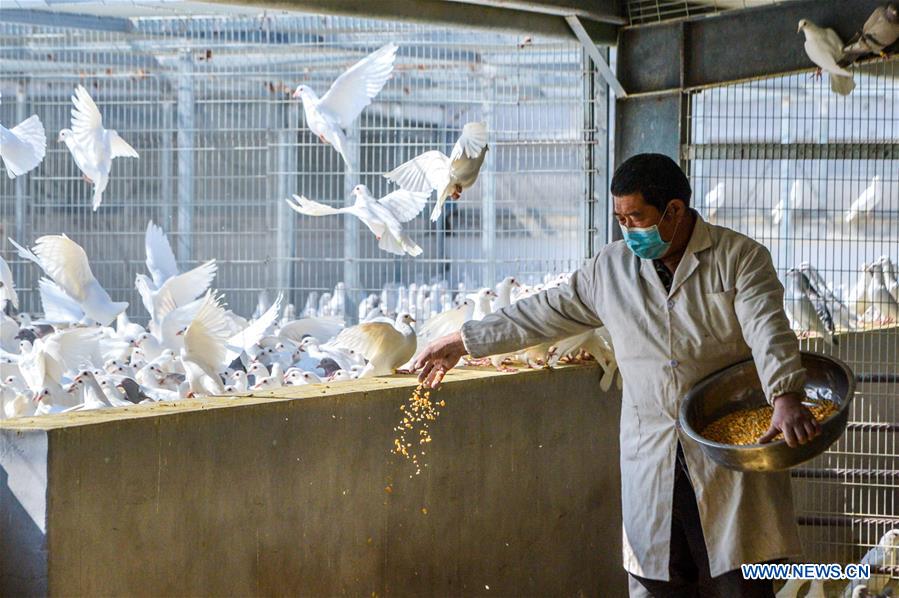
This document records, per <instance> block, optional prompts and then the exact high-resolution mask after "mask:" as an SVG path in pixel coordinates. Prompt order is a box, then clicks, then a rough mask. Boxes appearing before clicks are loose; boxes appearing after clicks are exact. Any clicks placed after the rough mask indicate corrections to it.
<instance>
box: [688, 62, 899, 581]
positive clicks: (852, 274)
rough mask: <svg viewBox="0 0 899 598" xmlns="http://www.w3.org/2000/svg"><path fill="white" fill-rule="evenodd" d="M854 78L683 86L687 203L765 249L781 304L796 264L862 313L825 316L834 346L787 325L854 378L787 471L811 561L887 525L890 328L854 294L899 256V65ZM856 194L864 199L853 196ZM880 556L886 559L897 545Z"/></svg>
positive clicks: (843, 557)
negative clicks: (823, 436) (840, 432)
mask: <svg viewBox="0 0 899 598" xmlns="http://www.w3.org/2000/svg"><path fill="white" fill-rule="evenodd" d="M855 79H856V83H857V87H856V89H855V90H854V91H853V92H852V94H851V95H849V96H847V97H841V96H837V95H835V94H833V93H832V92H831V91H830V86H829V82H828V80H827V77H826V76H825V77H824V78H823V79H821V80H816V79H814V78H811V77H810V76H809V75H808V74H806V73H801V74H795V75H791V76H786V77H777V78H771V79H763V80H759V81H753V82H750V83H743V84H738V85H730V86H725V87H718V88H713V89H707V90H703V91H698V92H695V93H693V94H691V95H690V96H689V101H690V122H689V134H690V139H689V143H688V144H687V145H686V146H685V147H684V148H683V154H684V155H683V157H684V160H685V163H686V164H687V165H688V168H689V171H690V175H691V178H692V181H693V184H694V197H695V200H696V204H697V205H696V207H697V208H698V209H699V210H700V211H701V212H702V214H703V216H704V217H705V218H707V219H709V220H710V221H712V222H714V223H717V224H722V225H724V226H728V227H730V228H734V229H736V230H738V231H740V232H743V233H745V234H747V235H749V236H750V237H752V238H754V239H756V240H758V241H760V242H762V243H764V244H765V245H766V246H767V247H768V248H769V249H770V250H771V254H772V257H773V260H774V263H775V265H776V267H777V270H778V274H779V275H780V276H781V277H782V278H783V280H784V283H785V286H786V287H787V302H788V306H787V307H788V313H795V312H794V310H795V309H796V306H797V303H798V297H796V296H794V295H792V294H791V292H790V285H789V282H788V281H787V278H786V275H787V271H788V270H789V269H790V268H796V267H799V266H800V265H801V264H802V263H803V262H806V263H808V264H810V265H811V266H812V267H814V268H815V269H817V271H818V272H819V273H820V274H821V276H822V278H823V279H824V281H825V282H826V287H827V288H826V289H825V291H829V292H832V293H833V295H834V297H835V298H836V300H838V301H841V302H843V303H844V304H845V305H847V306H848V308H849V309H851V310H854V309H856V308H861V309H858V311H859V313H858V314H853V315H857V316H858V320H857V321H856V322H853V323H851V325H849V324H847V323H846V322H843V325H842V326H841V323H840V316H838V315H837V314H836V313H835V314H834V320H835V322H836V328H837V330H838V334H837V335H836V343H837V344H835V345H832V344H830V343H828V342H826V341H825V340H824V338H823V337H822V335H821V330H820V329H819V330H815V329H814V328H815V327H814V326H810V325H809V323H807V322H803V321H800V320H801V318H794V319H793V320H792V322H793V325H794V328H795V329H796V332H797V334H798V335H799V336H800V338H801V339H802V341H801V343H802V345H803V347H804V348H809V349H814V350H817V351H823V352H826V353H830V354H833V355H835V356H837V357H839V358H841V359H843V360H844V361H846V362H847V363H849V365H850V366H851V367H852V368H853V370H854V371H855V373H856V374H857V375H859V376H861V379H860V383H859V385H858V387H857V395H856V397H855V399H854V402H853V405H852V411H851V413H850V421H849V426H848V431H847V432H846V434H845V435H844V436H843V437H842V438H841V439H840V440H839V441H838V442H837V443H836V444H834V445H833V446H832V447H831V448H830V450H828V451H827V452H826V453H824V454H823V455H822V456H820V457H818V458H816V459H815V460H814V461H812V462H810V463H808V464H805V465H804V466H801V467H800V468H797V469H795V470H793V477H794V489H795V501H796V506H797V510H798V515H799V518H800V524H801V530H802V535H803V541H804V546H805V549H806V555H805V557H806V558H808V559H812V560H813V561H814V562H855V561H857V560H858V559H859V558H860V557H861V556H862V555H864V554H865V553H866V552H867V551H868V550H869V549H871V548H872V547H873V546H875V545H877V543H878V542H879V540H880V538H881V537H882V535H883V534H884V533H885V532H886V531H887V530H889V529H893V528H896V527H899V515H897V513H899V510H897V507H899V498H897V497H899V474H897V472H899V440H897V439H899V423H897V422H899V402H897V396H899V383H897V375H899V328H897V327H896V326H897V322H896V321H895V319H894V318H891V317H889V313H890V307H889V306H887V305H885V302H884V303H880V304H878V302H877V300H876V298H875V299H872V300H871V301H869V302H868V305H861V306H860V305H859V304H858V301H857V293H858V292H859V288H860V287H859V284H860V283H861V285H862V288H867V286H866V285H870V280H869V279H867V278H866V275H865V273H864V271H863V270H862V266H863V265H867V266H870V265H871V264H872V263H874V262H876V261H878V260H879V259H880V258H881V256H887V257H889V258H890V259H891V260H892V262H893V263H894V264H895V263H899V63H897V62H896V61H893V62H886V63H884V62H880V63H877V64H873V65H868V66H865V67H862V69H861V70H860V71H859V72H858V73H857V74H856V76H855ZM865 193H867V194H868V195H867V197H868V199H869V201H868V202H867V203H866V202H858V199H859V198H860V197H863V196H864V195H865ZM831 308H832V310H833V311H836V308H835V304H834V303H831ZM841 327H842V328H843V330H840V328H841ZM888 558H891V559H893V560H892V561H891V564H892V565H893V566H895V565H896V564H897V563H896V561H895V559H897V558H899V554H894V555H892V556H889V557H888ZM886 564H888V565H889V564H890V563H886ZM892 574H893V575H895V576H897V577H899V570H897V569H895V567H894V568H893V570H892Z"/></svg>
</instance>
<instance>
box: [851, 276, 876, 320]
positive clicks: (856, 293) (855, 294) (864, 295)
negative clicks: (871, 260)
mask: <svg viewBox="0 0 899 598" xmlns="http://www.w3.org/2000/svg"><path fill="white" fill-rule="evenodd" d="M871 278H872V277H871V273H870V272H869V271H868V264H866V263H862V265H861V267H860V268H859V274H858V280H857V281H856V282H855V286H853V287H852V290H850V291H849V301H848V303H849V309H850V311H852V313H854V314H855V315H856V316H861V315H863V314H864V313H865V312H866V311H867V310H868V306H869V305H870V300H869V299H868V285H869V284H870V283H871Z"/></svg>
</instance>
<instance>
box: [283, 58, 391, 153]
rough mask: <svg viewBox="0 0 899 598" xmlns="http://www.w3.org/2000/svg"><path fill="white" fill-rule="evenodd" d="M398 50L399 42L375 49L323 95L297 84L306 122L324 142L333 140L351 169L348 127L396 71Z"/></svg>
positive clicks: (297, 92)
mask: <svg viewBox="0 0 899 598" xmlns="http://www.w3.org/2000/svg"><path fill="white" fill-rule="evenodd" d="M396 50H397V47H396V44H392V43H390V44H386V45H384V46H382V47H381V48H380V49H378V50H376V51H374V52H372V53H371V54H369V55H368V56H366V57H365V58H363V59H362V60H360V61H359V62H357V63H356V64H354V65H353V66H351V67H350V68H349V70H347V71H346V72H344V73H343V74H342V75H340V76H339V77H337V79H336V80H335V81H334V83H332V84H331V88H330V89H329V90H328V92H327V93H326V94H325V95H323V96H322V97H321V98H319V97H318V96H317V95H316V93H315V92H314V91H313V90H312V88H310V87H308V86H306V85H299V86H297V89H296V91H294V92H293V97H294V98H298V99H299V100H300V101H301V102H303V111H304V112H305V113H306V126H308V127H309V129H310V130H311V131H312V132H313V133H315V134H316V135H318V138H319V139H320V140H321V141H322V142H323V143H328V144H331V145H332V146H333V147H334V149H336V150H337V152H338V153H339V154H340V157H341V158H343V161H344V162H345V163H346V165H347V169H349V170H353V168H354V167H353V165H352V164H351V163H350V160H349V158H348V157H347V154H346V143H347V141H346V133H345V131H344V130H345V129H347V128H349V126H350V125H351V124H352V123H353V121H354V120H356V118H358V117H359V115H360V114H361V113H362V110H363V109H364V108H365V107H366V106H368V105H369V104H371V101H372V98H374V97H375V96H376V95H378V93H379V92H380V91H381V89H382V88H383V87H384V84H385V83H387V79H388V77H390V73H392V72H393V62H394V60H396Z"/></svg>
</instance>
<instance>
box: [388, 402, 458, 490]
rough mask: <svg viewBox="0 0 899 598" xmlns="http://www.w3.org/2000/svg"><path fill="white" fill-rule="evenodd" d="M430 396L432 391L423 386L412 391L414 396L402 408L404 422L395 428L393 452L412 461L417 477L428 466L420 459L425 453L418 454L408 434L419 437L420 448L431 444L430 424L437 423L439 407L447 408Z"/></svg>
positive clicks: (444, 403)
mask: <svg viewBox="0 0 899 598" xmlns="http://www.w3.org/2000/svg"><path fill="white" fill-rule="evenodd" d="M430 396H431V391H430V390H427V389H425V388H424V387H423V386H422V385H419V386H418V387H416V388H415V389H414V390H413V391H412V396H410V397H409V399H408V400H407V401H406V403H404V404H403V405H401V406H400V411H402V413H403V418H402V422H401V423H400V424H399V425H398V426H397V427H395V428H394V431H396V432H397V433H398V437H397V438H396V439H395V440H394V441H393V445H394V450H393V452H394V453H396V454H398V455H402V456H403V457H405V458H406V459H409V460H410V461H412V464H413V465H414V466H415V475H419V474H420V473H421V468H422V467H427V464H422V463H420V462H419V457H420V456H423V455H424V454H425V453H424V451H421V453H418V452H416V450H415V449H414V448H413V443H412V442H410V441H409V437H408V436H407V432H408V433H410V434H413V435H414V436H413V437H418V443H417V444H418V446H421V445H424V444H427V443H430V442H431V441H432V438H431V434H430V432H429V431H428V427H429V425H430V422H433V421H436V420H437V416H438V415H440V412H439V411H438V410H437V406H438V405H439V406H441V407H445V406H446V402H445V401H443V400H441V401H440V402H439V403H434V402H432V401H431V399H430Z"/></svg>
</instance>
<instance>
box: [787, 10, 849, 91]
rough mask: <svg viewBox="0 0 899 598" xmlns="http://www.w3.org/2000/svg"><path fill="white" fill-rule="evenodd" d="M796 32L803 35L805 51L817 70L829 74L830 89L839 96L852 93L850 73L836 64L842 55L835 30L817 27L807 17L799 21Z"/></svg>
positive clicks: (841, 43) (841, 41)
mask: <svg viewBox="0 0 899 598" xmlns="http://www.w3.org/2000/svg"><path fill="white" fill-rule="evenodd" d="M797 32H798V33H803V34H804V35H805V53H806V54H808V57H809V58H810V59H811V61H812V62H814V63H815V65H817V67H818V72H819V73H820V72H821V71H822V70H823V71H827V74H829V75H830V89H832V90H833V91H834V92H835V93H838V94H840V95H841V96H846V95H849V94H850V93H852V90H853V89H855V81H854V80H853V79H852V73H850V72H849V71H847V70H846V69H844V68H843V67H841V66H840V65H839V64H837V62H838V61H839V60H840V59H841V58H842V57H843V40H841V39H840V36H839V35H837V32H836V31H834V30H833V29H824V28H821V27H818V26H817V25H815V24H814V23H812V22H811V21H809V20H808V19H802V20H801V21H799V29H798V31H797Z"/></svg>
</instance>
